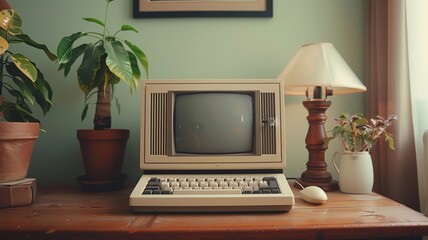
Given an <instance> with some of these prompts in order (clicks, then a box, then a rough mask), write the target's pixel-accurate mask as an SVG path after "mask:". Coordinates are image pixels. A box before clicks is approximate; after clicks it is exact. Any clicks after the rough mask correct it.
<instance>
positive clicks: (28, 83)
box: [0, 0, 56, 182]
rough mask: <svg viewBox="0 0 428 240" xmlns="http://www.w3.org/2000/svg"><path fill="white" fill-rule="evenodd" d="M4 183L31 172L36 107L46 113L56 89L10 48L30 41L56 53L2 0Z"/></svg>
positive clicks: (0, 154)
mask: <svg viewBox="0 0 428 240" xmlns="http://www.w3.org/2000/svg"><path fill="white" fill-rule="evenodd" d="M0 9H1V12H0V182H5V181H12V180H17V179H21V178H24V177H25V176H26V175H27V171H28V166H29V162H30V159H31V154H32V149H33V145H34V141H35V139H37V137H38V134H39V120H38V119H36V117H35V116H34V114H33V111H32V106H33V105H38V106H39V107H40V108H41V110H42V112H43V114H46V113H47V112H49V110H50V109H51V108H52V95H53V92H52V89H51V87H50V85H49V83H48V82H47V81H46V80H45V79H44V76H43V74H42V72H41V71H40V70H39V68H37V66H36V64H35V63H34V62H32V61H31V60H30V59H29V58H28V57H26V56H25V55H23V54H21V53H18V52H15V51H13V48H10V46H11V45H14V44H26V45H28V46H30V47H33V48H36V49H40V50H42V51H43V52H44V53H45V54H46V55H47V56H48V57H49V59H50V60H52V61H55V60H56V56H55V54H53V53H52V52H50V51H49V49H48V48H47V46H46V45H44V44H40V43H38V42H36V41H34V40H33V39H31V37H30V36H29V35H27V34H24V33H23V31H22V18H21V16H20V14H19V13H18V12H17V11H15V10H14V9H11V7H10V6H9V4H8V3H7V2H6V1H4V0H2V1H0Z"/></svg>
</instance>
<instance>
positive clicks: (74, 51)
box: [59, 43, 88, 76]
mask: <svg viewBox="0 0 428 240" xmlns="http://www.w3.org/2000/svg"><path fill="white" fill-rule="evenodd" d="M86 45H88V44H86V43H84V44H82V45H80V46H78V47H75V48H73V49H72V50H71V58H70V59H69V60H68V62H66V63H61V64H60V65H59V70H62V69H64V76H67V75H68V73H69V72H70V69H71V66H72V65H73V64H74V62H75V61H76V60H77V59H78V58H79V57H80V56H81V55H82V54H83V53H84V52H85V49H86Z"/></svg>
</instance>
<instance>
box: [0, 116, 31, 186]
mask: <svg viewBox="0 0 428 240" xmlns="http://www.w3.org/2000/svg"><path fill="white" fill-rule="evenodd" d="M38 136H39V123H23V122H0V182H9V181H15V180H20V179H23V178H25V177H26V176H27V172H28V167H29V165H30V160H31V155H32V153H33V146H34V142H35V140H36V139H37V138H38Z"/></svg>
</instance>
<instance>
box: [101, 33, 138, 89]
mask: <svg viewBox="0 0 428 240" xmlns="http://www.w3.org/2000/svg"><path fill="white" fill-rule="evenodd" d="M104 49H105V51H106V53H107V59H106V64H107V66H108V68H109V69H110V71H111V72H112V73H114V74H115V75H116V76H118V77H119V78H120V79H122V80H124V81H125V82H126V83H127V84H128V85H129V86H130V87H131V88H133V89H135V88H136V85H135V84H134V77H133V74H132V67H131V62H130V60H129V55H128V52H127V51H126V49H125V48H124V47H123V45H122V43H120V42H119V41H106V42H105V43H104Z"/></svg>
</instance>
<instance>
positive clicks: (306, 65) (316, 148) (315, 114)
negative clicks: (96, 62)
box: [279, 43, 366, 191]
mask: <svg viewBox="0 0 428 240" xmlns="http://www.w3.org/2000/svg"><path fill="white" fill-rule="evenodd" d="M279 78H280V79H282V80H283V81H284V88H285V94H290V95H306V100H305V101H303V106H304V107H305V108H306V109H307V110H308V113H309V114H308V117H307V120H308V123H309V129H308V132H307V135H306V140H305V143H306V149H307V150H308V152H309V160H308V162H307V163H306V167H307V169H306V171H305V172H303V173H302V175H301V178H299V179H297V181H298V182H299V183H300V184H302V185H303V186H304V187H307V186H318V187H320V188H322V189H323V190H324V191H335V190H338V189H339V187H338V183H337V181H335V180H333V178H332V175H331V174H330V173H329V172H328V171H327V164H326V162H325V159H324V154H325V151H326V150H327V146H326V145H325V144H324V138H325V137H326V133H325V129H324V123H325V121H326V119H327V117H326V115H325V112H326V110H327V109H328V108H329V107H330V105H331V101H330V100H328V99H327V97H328V96H331V95H333V93H334V94H348V93H356V92H363V91H366V87H365V86H364V85H363V84H362V83H361V81H360V80H359V79H358V77H357V75H355V73H354V72H353V71H352V69H351V68H350V67H349V66H348V64H346V62H345V60H343V58H342V57H341V56H340V54H339V53H338V52H337V50H336V48H335V47H334V46H333V44H331V43H313V44H306V45H303V46H302V47H301V48H300V50H299V51H298V52H297V54H296V55H295V56H294V57H293V58H292V59H291V61H290V62H289V63H288V65H287V66H286V67H285V69H284V70H283V71H282V73H281V74H280V75H279Z"/></svg>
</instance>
